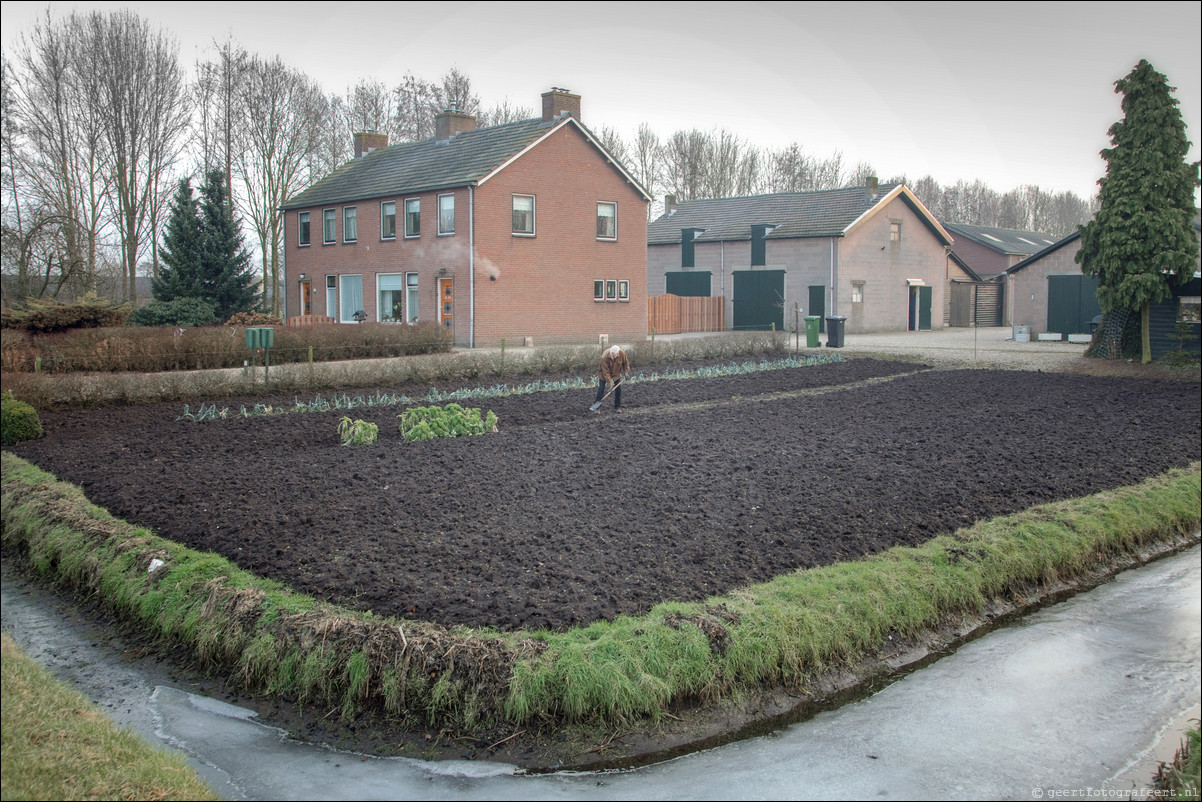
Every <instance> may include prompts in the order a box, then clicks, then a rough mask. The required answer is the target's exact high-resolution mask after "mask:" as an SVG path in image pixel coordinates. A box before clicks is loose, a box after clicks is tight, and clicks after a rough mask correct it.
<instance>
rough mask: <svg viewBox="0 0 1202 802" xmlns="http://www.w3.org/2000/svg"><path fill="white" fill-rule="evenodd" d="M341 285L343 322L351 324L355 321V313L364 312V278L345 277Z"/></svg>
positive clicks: (341, 280)
mask: <svg viewBox="0 0 1202 802" xmlns="http://www.w3.org/2000/svg"><path fill="white" fill-rule="evenodd" d="M340 285H341V288H342V322H343V323H350V322H351V321H353V320H354V319H355V313H356V312H360V311H362V310H363V276H343V277H342V278H341V279H340Z"/></svg>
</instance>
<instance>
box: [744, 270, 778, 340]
mask: <svg viewBox="0 0 1202 802" xmlns="http://www.w3.org/2000/svg"><path fill="white" fill-rule="evenodd" d="M731 277H732V278H733V279H734V298H733V299H732V303H733V305H734V320H733V321H732V328H734V329H735V330H754V331H767V330H768V329H770V328H772V327H773V326H774V325H775V326H776V330H777V331H784V328H785V271H783V270H736V271H734V272H733V273H731Z"/></svg>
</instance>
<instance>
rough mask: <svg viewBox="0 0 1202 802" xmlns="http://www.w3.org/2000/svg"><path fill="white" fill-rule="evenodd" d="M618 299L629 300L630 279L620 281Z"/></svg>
mask: <svg viewBox="0 0 1202 802" xmlns="http://www.w3.org/2000/svg"><path fill="white" fill-rule="evenodd" d="M618 300H619V301H629V300H630V282H629V281H625V280H623V281H619V282H618Z"/></svg>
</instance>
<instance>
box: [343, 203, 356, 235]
mask: <svg viewBox="0 0 1202 802" xmlns="http://www.w3.org/2000/svg"><path fill="white" fill-rule="evenodd" d="M358 217H359V212H358V210H357V209H356V208H355V207H354V206H344V207H342V241H343V242H354V241H355V240H357V239H359V223H358Z"/></svg>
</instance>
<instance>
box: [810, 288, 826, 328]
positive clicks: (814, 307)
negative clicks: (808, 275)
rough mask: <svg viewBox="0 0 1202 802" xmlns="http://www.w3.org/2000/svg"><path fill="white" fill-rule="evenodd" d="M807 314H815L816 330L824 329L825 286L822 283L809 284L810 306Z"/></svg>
mask: <svg viewBox="0 0 1202 802" xmlns="http://www.w3.org/2000/svg"><path fill="white" fill-rule="evenodd" d="M806 314H807V315H817V317H818V332H819V333H822V332H824V331H826V287H825V286H823V285H822V284H811V285H810V308H809V311H807V312H806Z"/></svg>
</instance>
